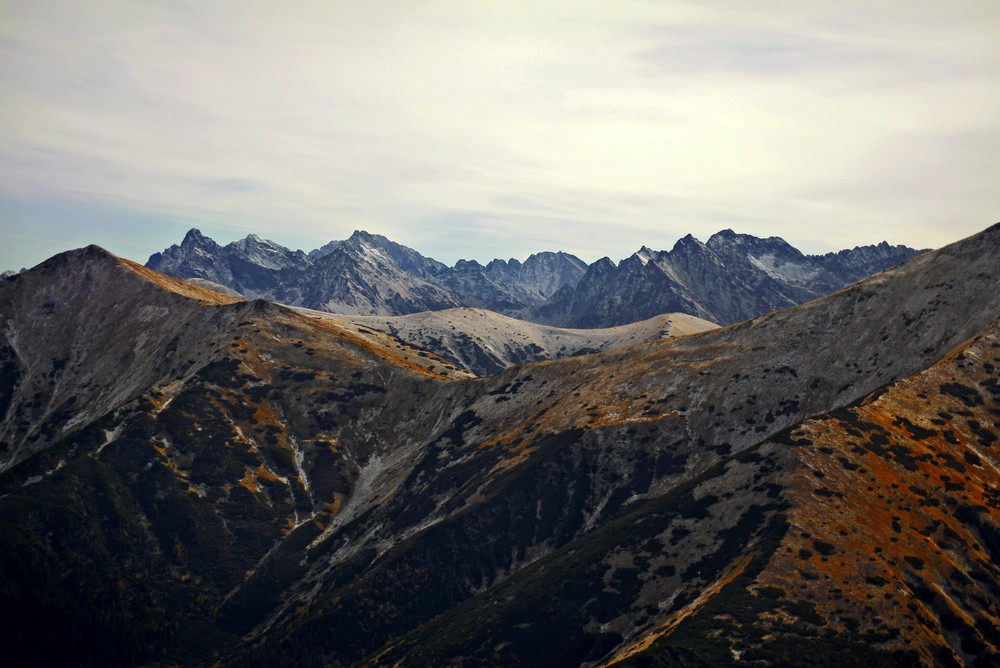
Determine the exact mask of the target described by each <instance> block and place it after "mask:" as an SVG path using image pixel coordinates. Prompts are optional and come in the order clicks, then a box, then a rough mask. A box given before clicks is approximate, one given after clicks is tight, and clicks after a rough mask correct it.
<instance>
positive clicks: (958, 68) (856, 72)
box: [0, 0, 1000, 269]
mask: <svg viewBox="0 0 1000 668" xmlns="http://www.w3.org/2000/svg"><path fill="white" fill-rule="evenodd" d="M998 220H1000V2H996V1H995V0H951V1H950V2H941V1H940V0H933V1H928V0H900V1H897V0H882V1H879V0H864V1H857V0H843V1H841V2H836V3H833V2H825V1H819V0H816V1H814V2H810V1H808V0H795V1H787V2H785V1H782V0H773V1H771V2H764V1H760V2H746V1H745V0H740V1H728V0H698V1H696V2H682V1H672V0H656V1H650V2H647V1H642V0H606V1H588V0H578V1H575V2H562V1H558V0H531V1H530V2H529V1H526V2H522V1H520V0H503V1H476V0H442V1H433V0H432V1H428V2H420V1H417V0H406V1H396V0H366V1H365V2H357V1H354V0H351V1H342V0H325V1H322V2H311V1H309V0H301V1H298V2H291V1H287V0H286V1H284V2H261V1H257V0H212V1H210V2H205V1H203V0H198V1H196V2H184V1H183V0H169V1H168V0H164V1H157V2H153V1H149V0H128V1H121V2H119V1H116V0H92V1H88V2H79V1H78V0H73V1H69V0H56V1H53V0H29V1H21V0H0V239H2V242H0V269H6V268H9V269H17V268H20V267H23V266H32V265H34V264H36V263H38V262H40V261H42V260H44V259H45V258H47V257H49V256H51V255H53V254H55V253H57V252H60V251H63V250H67V249H70V248H76V247H80V246H84V245H87V244H90V243H97V244H99V245H101V246H104V247H105V248H107V249H108V250H111V251H112V252H114V253H117V254H119V255H123V256H125V257H129V258H132V259H136V260H139V261H145V259H146V258H147V257H148V255H149V254H150V253H152V252H154V251H157V250H161V249H163V248H165V247H167V246H169V245H171V244H174V243H179V242H180V240H181V239H182V238H183V236H184V233H185V232H186V231H187V230H188V229H189V228H191V227H197V228H199V229H201V230H202V232H203V233H204V234H206V235H208V236H211V237H213V238H215V239H216V240H217V241H219V242H221V243H226V242H229V241H232V240H235V239H237V238H241V237H244V236H246V235H248V234H251V233H256V234H259V235H260V236H263V237H266V238H269V239H272V240H274V241H276V242H278V243H281V244H283V245H286V246H289V247H292V248H301V249H303V250H307V251H308V250H311V249H312V248H316V247H318V246H320V245H322V244H323V243H325V242H327V241H330V240H332V239H343V238H346V237H348V236H350V234H351V232H352V231H353V230H355V229H364V230H367V231H369V232H372V233H378V234H383V235H385V236H387V237H389V238H391V239H393V240H395V241H397V242H399V243H402V244H405V245H407V246H410V247H412V248H414V249H416V250H418V251H420V252H421V253H423V254H424V255H428V256H431V257H434V258H436V259H438V260H441V261H443V262H447V263H449V264H451V263H453V262H455V261H456V260H458V259H459V258H465V259H477V260H480V261H482V262H485V261H488V260H490V259H492V258H494V257H502V258H508V257H516V258H520V259H524V258H525V257H527V255H528V254H530V253H532V252H537V251H541V250H566V251H569V252H573V253H575V254H577V255H579V256H580V257H581V258H583V259H584V260H587V261H588V262H591V261H594V260H596V259H598V258H600V257H602V256H609V257H611V258H612V259H614V260H619V259H621V258H623V257H626V256H628V255H630V254H631V253H632V252H634V251H636V250H638V249H639V247H641V246H642V245H646V246H649V247H651V248H654V249H656V250H660V249H669V248H670V247H672V246H673V244H674V242H675V241H676V240H677V239H679V238H680V237H682V236H684V235H686V234H688V233H692V234H694V235H695V236H696V237H698V238H700V239H702V240H706V239H707V238H708V237H709V236H710V235H711V234H713V233H714V232H717V231H719V230H721V229H725V228H731V229H734V230H736V231H737V232H745V233H749V234H755V235H758V236H772V235H776V236H781V237H783V238H785V239H786V240H787V241H789V242H790V243H792V244H793V245H795V246H797V247H798V248H800V249H802V250H803V251H806V252H814V253H815V252H827V251H831V250H837V249H841V248H847V247H853V246H855V245H862V244H869V243H878V242H880V241H882V240H887V241H889V242H890V243H894V244H895V243H903V244H907V245H910V246H914V247H920V248H934V247H940V246H942V245H945V244H947V243H950V242H952V241H955V240H958V239H960V238H963V237H965V236H968V235H970V234H973V233H975V232H977V231H979V230H981V229H984V228H986V227H988V226H989V225H991V224H993V223H995V222H997V221H998Z"/></svg>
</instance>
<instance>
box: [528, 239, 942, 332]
mask: <svg viewBox="0 0 1000 668" xmlns="http://www.w3.org/2000/svg"><path fill="white" fill-rule="evenodd" d="M920 252H922V251H918V250H914V249H912V248H909V247H907V246H890V245H889V244H888V243H886V242H882V243H881V244H879V245H877V246H860V247H856V248H853V249H849V250H842V251H840V252H838V253H828V254H826V255H805V254H803V253H802V252H801V251H799V250H797V249H796V248H794V247H793V246H791V245H790V244H789V243H788V242H786V241H785V240H784V239H781V238H780V237H769V238H767V239H761V238H759V237H755V236H752V235H749V234H736V233H735V232H733V231H732V230H723V231H721V232H718V233H716V234H713V235H712V236H711V237H709V239H708V242H707V243H702V242H701V241H699V240H698V239H696V238H695V237H693V236H692V235H690V234H689V235H687V236H685V237H684V238H683V239H680V240H679V241H678V242H677V243H676V244H675V245H674V247H673V249H671V250H669V251H659V252H657V251H653V250H650V249H649V248H646V247H643V248H642V249H640V250H639V251H637V252H636V253H634V254H632V255H631V256H630V257H628V258H626V259H624V260H622V261H621V262H619V263H618V264H617V265H616V264H614V263H613V262H612V261H611V260H610V259H609V258H606V257H605V258H602V259H600V260H598V261H597V262H595V263H594V264H592V265H591V266H590V268H589V269H588V270H587V273H586V274H584V276H583V277H582V278H581V279H580V281H579V282H578V283H577V284H576V285H575V286H564V287H563V288H562V289H560V291H559V292H558V293H556V294H555V295H553V296H552V297H551V298H550V299H549V300H547V301H546V302H545V303H543V304H540V305H538V306H535V307H533V308H532V309H531V310H530V312H529V313H526V314H525V317H526V318H527V319H529V320H533V321H535V322H540V323H545V324H553V325H554V324H558V325H559V326H560V327H582V328H590V327H614V326H617V325H623V324H627V323H630V322H636V321H639V320H644V319H646V318H650V317H653V316H654V315H658V314H660V313H671V312H679V313H688V314H690V315H694V316H698V317H700V318H705V319H706V320H711V321H713V322H717V323H719V324H721V325H728V324H732V323H735V322H739V321H741V320H747V319H749V318H753V317H755V316H758V315H761V314H763V313H767V312H770V311H775V310H777V309H781V308H787V307H789V306H795V305H797V304H801V303H803V302H806V301H809V300H810V299H815V298H816V297H821V296H823V295H826V294H829V293H831V292H834V291H835V290H839V289H840V288H842V287H844V286H846V285H849V284H851V283H854V282H856V281H859V280H861V279H862V278H864V277H866V276H868V275H870V274H873V273H876V272H879V271H882V270H885V269H888V268H889V267H892V266H894V265H896V264H899V263H900V262H902V261H903V260H906V259H908V258H910V257H912V256H914V255H917V254H919V253H920Z"/></svg>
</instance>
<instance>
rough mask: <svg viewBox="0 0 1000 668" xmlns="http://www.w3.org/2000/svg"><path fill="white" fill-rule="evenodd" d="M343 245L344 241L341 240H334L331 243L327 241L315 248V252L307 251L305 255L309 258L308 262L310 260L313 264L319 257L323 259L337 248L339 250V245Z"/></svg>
mask: <svg viewBox="0 0 1000 668" xmlns="http://www.w3.org/2000/svg"><path fill="white" fill-rule="evenodd" d="M343 243H344V241H343V240H341V239H334V240H333V241H328V242H327V243H325V244H323V245H322V246H320V247H319V248H316V249H315V250H311V251H309V253H308V254H307V255H308V257H309V259H310V260H312V261H314V262H315V261H316V260H318V259H320V258H321V257H325V256H327V255H329V254H330V253H332V252H333V251H335V250H337V248H339V247H340V245H341V244H343Z"/></svg>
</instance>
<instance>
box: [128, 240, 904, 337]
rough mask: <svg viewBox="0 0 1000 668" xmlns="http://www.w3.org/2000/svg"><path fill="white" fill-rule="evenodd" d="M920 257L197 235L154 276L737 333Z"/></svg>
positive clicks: (341, 298)
mask: <svg viewBox="0 0 1000 668" xmlns="http://www.w3.org/2000/svg"><path fill="white" fill-rule="evenodd" d="M920 252H921V251H917V250H914V249H912V248H909V247H907V246H891V245H889V244H888V243H886V242H882V243H881V244H879V245H876V246H859V247H855V248H852V249H847V250H842V251H840V252H838V253H828V254H826V255H805V254H803V253H802V252H801V251H799V250H797V249H796V248H794V247H793V246H791V245H790V244H789V243H788V242H786V241H784V240H783V239H781V238H779V237H769V238H766V239H762V238H759V237H755V236H753V235H749V234H737V233H735V232H733V231H732V230H723V231H721V232H718V233H717V234H714V235H712V236H711V237H710V238H709V240H708V242H707V243H702V242H701V241H699V240H698V239H696V238H695V237H694V236H692V235H690V234H689V235H687V236H685V237H684V238H682V239H680V240H679V241H678V242H677V243H676V244H675V245H674V247H673V249H671V250H669V251H654V250H652V249H650V248H647V247H645V246H644V247H642V248H641V249H640V250H639V251H637V252H636V253H634V254H633V255H631V256H630V257H628V258H626V259H624V260H622V261H621V262H619V263H618V264H615V263H614V262H612V261H611V260H610V259H609V258H607V257H605V258H602V259H600V260H598V261H597V262H595V263H593V264H591V265H589V266H588V265H587V264H586V263H585V262H584V261H583V260H581V259H580V258H578V257H576V256H574V255H571V254H569V253H565V252H542V253H535V254H533V255H531V256H529V257H528V258H527V260H525V261H524V262H523V263H522V262H520V261H518V260H515V259H511V260H500V259H496V260H493V261H491V262H489V263H488V264H486V265H482V264H480V263H479V262H476V261H475V260H459V261H458V262H457V263H456V264H455V265H454V266H453V267H449V266H447V265H445V264H444V263H442V262H438V261H437V260H434V259H432V258H429V257H425V256H423V255H421V254H420V253H419V252H417V251H415V250H413V249H411V248H408V247H406V246H403V245H401V244H398V243H396V242H394V241H391V240H389V239H387V238H386V237H384V236H381V235H378V234H370V233H368V232H364V231H356V232H354V233H353V234H352V235H351V236H350V237H349V238H348V239H346V240H343V241H331V242H329V243H328V244H325V245H324V246H322V247H321V248H318V249H315V250H313V251H310V252H309V253H303V252H302V251H292V250H290V249H288V248H285V247H283V246H281V245H279V244H276V243H274V242H272V241H268V240H265V239H262V238H260V237H258V236H256V235H250V236H248V237H246V238H245V239H242V240H240V241H235V242H233V243H230V244H227V245H225V246H220V245H219V244H217V243H216V242H215V241H213V240H212V239H210V238H208V237H205V236H204V235H202V234H201V232H199V231H198V230H196V229H192V230H191V231H189V232H188V233H187V235H186V236H185V237H184V240H183V241H182V242H181V244H180V245H179V246H178V245H175V246H171V247H170V248H168V249H166V250H164V251H163V252H161V253H154V254H153V255H152V256H150V258H149V261H148V262H147V263H146V266H147V267H149V268H151V269H155V270H157V271H160V272H163V273H165V274H168V275H170V276H174V277H176V278H181V279H188V278H196V279H200V280H205V281H212V282H214V283H218V284H220V285H223V286H226V287H228V288H230V289H232V290H235V291H237V292H239V293H241V294H243V295H245V296H246V297H248V298H256V297H260V298H265V299H269V300H272V301H278V302H282V303H286V304H290V305H293V306H301V307H305V308H310V309H315V310H321V311H328V312H331V313H340V314H346V315H362V316H365V315H378V316H399V315H408V314H412V313H419V312H425V311H439V310H443V309H449V308H456V307H472V308H481V309H487V310H491V311H496V312H498V313H502V314H505V315H510V316H514V317H518V318H522V319H526V320H529V321H532V322H536V323H539V324H545V325H551V326H556V327H573V328H606V327H615V326H618V325H625V324H630V323H633V322H638V321H641V320H647V319H649V318H652V317H655V316H658V315H662V314H665V313H686V314H688V315H693V316H696V317H699V318H703V319H706V320H709V321H712V322H715V323H719V324H731V323H734V322H738V321H741V320H746V319H748V318H752V317H754V316H757V315H761V314H763V313H767V312H770V311H773V310H776V309H780V308H786V307H788V306H794V305H796V304H800V303H802V302H805V301H808V300H810V299H814V298H816V297H819V296H822V295H825V294H829V293H830V292H833V291H835V290H838V289H840V288H842V287H844V286H846V285H849V284H850V283H853V282H855V281H858V280H860V279H862V278H864V277H865V276H868V275H870V274H872V273H875V272H878V271H882V270H884V269H887V268H889V267H892V266H894V265H896V264H898V263H900V262H902V261H903V260H905V259H907V258H909V257H912V256H913V255H916V254H918V253H920Z"/></svg>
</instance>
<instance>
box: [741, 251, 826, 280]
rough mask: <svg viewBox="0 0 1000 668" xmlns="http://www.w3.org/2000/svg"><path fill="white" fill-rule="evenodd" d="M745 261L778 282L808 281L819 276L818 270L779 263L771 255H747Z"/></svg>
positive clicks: (791, 263) (799, 265)
mask: <svg viewBox="0 0 1000 668" xmlns="http://www.w3.org/2000/svg"><path fill="white" fill-rule="evenodd" d="M747 259H749V260H750V264H752V265H754V266H755V267H757V268H758V269H760V270H761V271H763V272H764V273H766V274H767V275H768V276H770V277H771V278H776V279H779V280H781V279H784V280H789V279H790V280H793V281H808V280H810V279H813V278H815V277H816V276H818V275H819V270H818V269H814V268H811V267H806V266H803V265H801V264H795V263H794V262H781V261H780V260H778V259H777V258H775V256H774V254H772V253H764V254H763V255H761V256H760V257H754V256H753V255H748V256H747Z"/></svg>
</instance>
